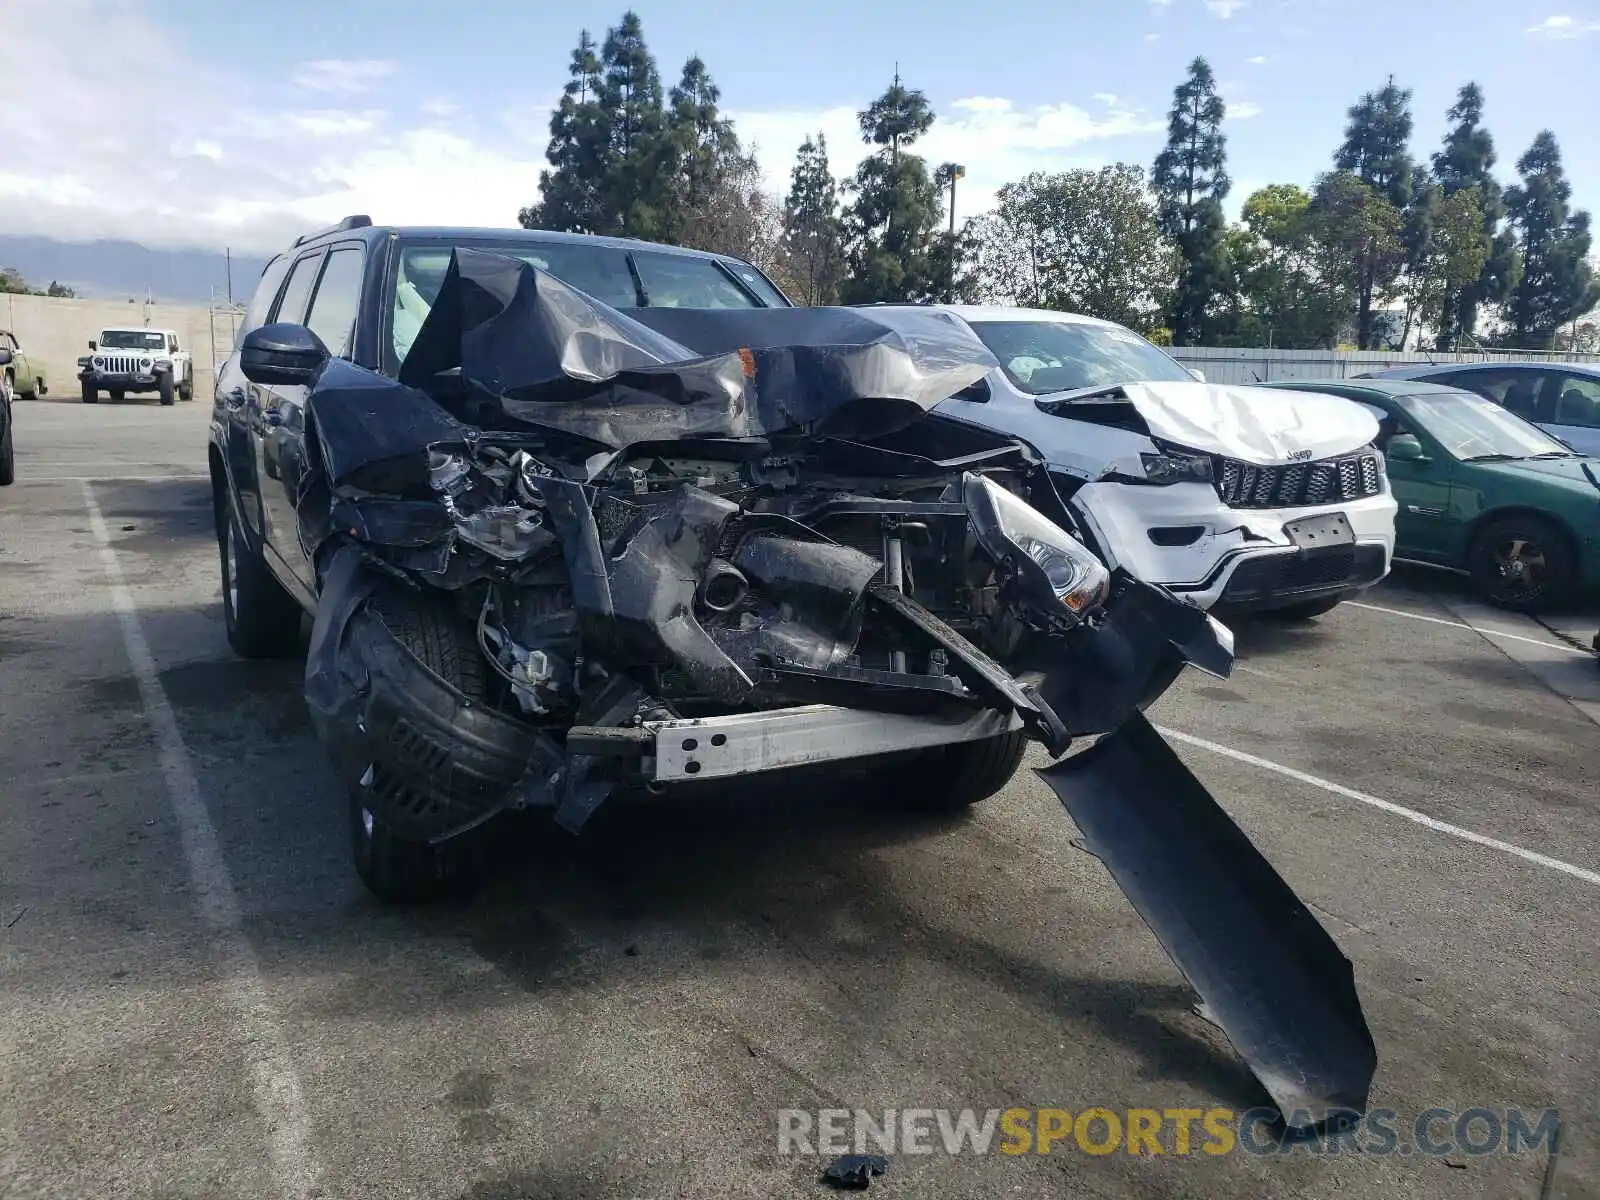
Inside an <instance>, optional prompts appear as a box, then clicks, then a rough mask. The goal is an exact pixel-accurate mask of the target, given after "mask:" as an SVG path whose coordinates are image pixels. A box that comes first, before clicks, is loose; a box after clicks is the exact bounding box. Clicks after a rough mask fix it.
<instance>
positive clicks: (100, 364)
mask: <svg viewBox="0 0 1600 1200" xmlns="http://www.w3.org/2000/svg"><path fill="white" fill-rule="evenodd" d="M105 365H106V360H105V359H103V358H101V357H100V356H99V355H98V354H96V355H95V356H94V369H95V370H96V371H100V370H104V369H105Z"/></svg>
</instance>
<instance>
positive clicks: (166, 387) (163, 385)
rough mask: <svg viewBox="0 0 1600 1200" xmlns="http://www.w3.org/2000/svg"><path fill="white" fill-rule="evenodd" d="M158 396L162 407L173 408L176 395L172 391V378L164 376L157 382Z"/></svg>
mask: <svg viewBox="0 0 1600 1200" xmlns="http://www.w3.org/2000/svg"><path fill="white" fill-rule="evenodd" d="M156 395H157V396H159V397H160V398H161V407H163V408H171V407H172V403H173V401H174V400H175V399H176V395H175V393H174V392H173V390H172V376H171V375H162V376H161V377H160V378H158V379H157V380H156Z"/></svg>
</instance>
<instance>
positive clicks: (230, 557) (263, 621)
mask: <svg viewBox="0 0 1600 1200" xmlns="http://www.w3.org/2000/svg"><path fill="white" fill-rule="evenodd" d="M217 549H218V552H219V554H220V556H221V559H222V616H223V621H224V622H225V624H226V625H227V629H228V644H229V645H230V646H232V647H233V650H234V653H235V654H238V655H239V656H240V657H241V658H293V657H294V656H295V655H296V654H297V653H299V650H300V606H299V605H298V604H296V603H295V602H294V597H292V596H290V595H289V593H288V592H286V591H284V590H283V587H282V585H281V584H279V583H278V581H277V580H276V579H274V578H273V577H272V573H271V572H270V571H269V570H267V564H266V563H264V562H262V561H261V558H260V556H259V555H257V554H254V553H252V552H251V550H250V544H249V543H248V542H246V541H245V540H244V536H243V534H241V533H240V532H239V522H238V518H237V517H235V516H234V515H233V511H232V508H231V506H230V505H229V504H228V503H227V501H226V500H225V499H223V498H221V497H219V498H218V500H217Z"/></svg>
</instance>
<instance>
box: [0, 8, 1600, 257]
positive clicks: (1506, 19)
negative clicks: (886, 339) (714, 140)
mask: <svg viewBox="0 0 1600 1200" xmlns="http://www.w3.org/2000/svg"><path fill="white" fill-rule="evenodd" d="M1430 8H1432V10H1433V12H1434V13H1436V14H1439V15H1432V16H1430V15H1429V12H1430ZM634 9H635V11H637V12H638V13H639V15H640V18H641V20H642V22H643V26H644V33H645V38H646V41H647V42H648V44H649V46H650V48H651V50H652V51H653V52H654V54H655V56H656V58H657V61H658V62H659V64H660V67H661V73H662V76H663V82H664V84H665V85H668V86H670V84H671V83H672V82H674V81H675V80H676V78H677V75H678V72H679V71H680V69H681V67H682V64H683V61H684V59H685V58H687V57H688V56H689V55H691V54H699V55H700V56H701V57H702V58H703V59H704V60H705V62H706V64H707V65H708V67H709V68H710V71H711V73H712V75H713V77H714V78H715V80H716V82H717V84H718V85H719V87H720V88H721V91H722V103H723V107H724V110H725V111H726V112H728V113H729V115H731V116H732V117H734V119H735V121H736V125H737V128H738V131H739V133H740V135H741V136H742V137H743V138H744V139H745V140H746V142H747V143H748V142H752V141H753V142H754V143H755V145H756V148H757V151H758V157H759V161H760V162H761V164H762V167H763V170H764V172H765V174H766V178H767V184H768V187H769V188H770V190H772V191H774V192H781V191H783V190H784V189H785V188H786V187H787V184H788V177H789V171H790V168H791V167H792V164H793V161H794V152H795V149H796V147H797V146H798V145H799V144H800V142H801V141H802V140H803V139H804V137H805V136H806V135H807V133H809V132H822V133H824V134H825V135H826V137H827V141H828V147H829V150H830V152H831V158H832V165H833V168H834V170H835V172H836V173H837V174H839V175H841V176H843V175H846V174H848V172H849V171H850V170H851V169H852V168H853V167H854V165H855V163H856V162H857V161H858V160H859V158H860V156H861V155H862V154H863V153H865V150H866V148H865V147H864V146H863V145H862V144H861V140H860V135H859V130H858V127H857V125H856V116H855V114H856V112H857V111H858V110H859V109H861V108H864V107H865V106H866V105H867V104H868V103H870V102H871V100H872V99H873V98H874V97H875V96H876V95H878V94H879V93H880V92H882V90H883V89H884V88H885V87H886V86H887V85H888V84H889V82H890V81H891V79H892V77H893V75H894V72H895V69H896V66H897V65H898V68H899V70H900V73H901V75H902V77H903V79H904V81H905V82H906V83H907V84H908V85H909V86H912V87H916V88H920V89H922V90H923V91H924V92H925V93H926V95H927V97H928V99H929V101H930V103H931V104H932V106H933V109H934V112H935V113H936V115H937V120H936V122H935V124H934V127H933V129H932V131H931V132H930V133H929V134H928V136H927V137H926V138H925V139H923V140H922V142H920V143H919V144H918V147H917V149H918V151H919V152H920V153H922V154H924V155H925V156H926V157H927V158H928V159H929V160H930V161H931V162H933V163H938V162H942V161H956V162H960V163H962V164H963V165H965V166H966V168H967V174H966V178H965V179H964V180H963V181H962V183H961V184H960V185H959V188H958V192H957V197H956V202H957V215H958V218H960V217H965V216H971V215H975V214H976V213H978V212H980V211H982V210H984V209H985V208H987V207H989V206H990V205H992V204H993V202H994V195H995V192H996V191H997V189H998V188H1000V187H1001V186H1002V185H1003V184H1005V183H1006V182H1008V181H1009V180H1013V179H1017V178H1020V177H1021V176H1022V175H1024V174H1026V173H1028V172H1029V171H1034V170H1063V169H1067V168H1072V167H1096V166H1100V165H1103V164H1106V163H1110V162H1117V161H1127V162H1135V163H1138V164H1140V165H1142V166H1145V167H1146V168H1148V166H1149V164H1150V162H1151V160H1152V159H1153V158H1154V156H1155V155H1156V153H1157V152H1158V151H1159V149H1160V147H1161V143H1162V141H1163V137H1164V130H1165V125H1166V111H1167V108H1168V107H1169V105H1170V103H1171V98H1172V89H1173V87H1174V86H1175V85H1176V84H1177V83H1179V82H1180V81H1181V79H1182V78H1183V75H1184V72H1185V69H1186V68H1187V65H1188V63H1189V62H1190V61H1191V60H1192V59H1193V58H1194V57H1195V56H1196V55H1203V56H1205V58H1206V59H1207V60H1208V61H1209V62H1210V63H1211V65H1212V68H1213V70H1214V72H1215V74H1216V77H1217V79H1218V81H1219V84H1220V89H1221V91H1222V94H1223V96H1224V99H1225V100H1226V102H1227V106H1228V117H1227V121H1226V123H1225V132H1226V133H1227V135H1228V153H1229V167H1230V173H1231V175H1232V177H1233V179H1234V186H1233V191H1232V194H1231V195H1230V197H1229V199H1228V207H1229V209H1230V212H1231V213H1236V212H1237V209H1238V206H1239V205H1240V204H1241V203H1242V201H1243V200H1244V198H1245V197H1246V196H1247V195H1248V194H1249V193H1250V192H1251V191H1252V190H1254V189H1255V188H1257V187H1260V186H1262V185H1265V184H1268V183H1284V182H1292V183H1300V184H1302V185H1305V184H1309V182H1310V181H1311V180H1312V178H1313V177H1314V176H1315V175H1316V174H1317V173H1318V172H1320V171H1322V170H1325V169H1327V168H1328V166H1329V165H1330V160H1331V156H1332V154H1333V152H1334V150H1335V148H1336V147H1337V145H1338V143H1339V141H1340V138H1341V135H1342V131H1343V128H1344V123H1345V120H1346V109H1347V108H1348V107H1349V106H1350V105H1351V104H1352V103H1354V102H1355V101H1356V100H1357V99H1358V98H1359V96H1360V95H1361V93H1362V92H1364V91H1368V90H1371V89H1375V88H1378V87H1381V86H1382V85H1383V83H1384V81H1385V79H1386V78H1387V77H1388V76H1389V75H1390V74H1391V73H1392V74H1393V75H1394V76H1395V79H1396V81H1397V82H1398V83H1399V84H1400V85H1401V86H1402V87H1407V88H1411V89H1412V90H1413V92H1414V97H1413V112H1414V114H1415V116H1416V133H1415V136H1414V139H1413V151H1414V152H1415V153H1417V154H1419V155H1422V156H1426V155H1428V154H1431V153H1432V152H1433V150H1434V149H1436V148H1437V146H1438V144H1439V141H1440V138H1441V137H1442V136H1443V133H1444V130H1445V119H1444V113H1445V110H1446V109H1447V108H1448V107H1449V106H1450V104H1451V102H1452V101H1453V99H1454V96H1455V92H1456V90H1457V89H1458V88H1459V87H1460V85H1461V84H1463V83H1465V82H1467V81H1469V80H1476V81H1477V82H1478V83H1479V84H1480V85H1481V86H1482V87H1483V89H1484V92H1485V96H1486V110H1487V116H1486V123H1487V125H1488V127H1489V128H1490V130H1491V131H1492V132H1493V134H1494V136H1495V140H1496V146H1497V149H1498V151H1499V155H1500V163H1499V165H1498V171H1499V173H1500V176H1501V178H1502V180H1506V179H1508V178H1510V177H1511V175H1512V171H1513V167H1514V164H1515V161H1516V159H1517V158H1518V157H1519V156H1520V155H1521V154H1522V152H1523V151H1524V150H1525V149H1526V148H1527V146H1528V145H1529V143H1530V142H1531V141H1532V140H1533V137H1534V135H1535V133H1537V132H1538V131H1539V130H1540V129H1542V128H1549V129H1551V130H1552V131H1553V132H1554V133H1555V134H1556V137H1557V139H1558V140H1559V142H1560V145H1561V148H1562V151H1563V155H1564V158H1565V163H1566V167H1567V171H1568V174H1569V176H1570V178H1571V180H1572V182H1573V186H1574V203H1575V204H1577V205H1581V206H1584V207H1588V208H1590V209H1591V210H1593V209H1597V208H1600V123H1597V122H1596V121H1595V119H1594V113H1595V105H1594V99H1593V88H1594V83H1593V80H1594V78H1595V76H1596V74H1597V69H1600V0H1524V3H1521V4H1507V3H1504V2H1503V0H1502V2H1494V3H1489V2H1485V0H1458V2H1457V3H1456V4H1453V5H1450V6H1448V8H1447V9H1444V8H1440V7H1437V6H1430V5H1426V4H1424V3H1423V2H1422V0H1338V2H1334V0H1077V2H1075V3H1074V2H1070V0H1065V2H1064V0H1053V2H1051V3H1045V2H1044V0H1035V2H1033V3H1020V2H1015V0H982V2H981V3H973V0H959V2H958V0H877V2H876V3H863V2H862V0H804V2H803V3H800V2H787V3H781V4H780V3H774V2H772V0H747V2H746V3H744V4H742V5H739V6H732V5H723V4H716V3H712V2H711V0H639V2H638V3H636V4H635V5H634ZM622 11H623V0H614V2H613V3H609V4H596V3H590V2H588V0H567V2H565V3H562V4H559V5H555V4H541V3H528V2H527V0H517V2H516V3H512V2H510V0H455V2H454V3H449V4H445V3H440V2H439V0H273V3H270V4H252V5H243V4H236V3H233V2H232V0H223V2H222V3H218V2H217V0H4V4H3V6H0V55H3V57H4V59H5V66H4V69H0V113H4V114H5V130H6V133H5V136H4V138H3V139H0V231H4V232H6V233H13V234H44V235H47V236H51V237H57V238H64V239H68V240H89V239H93V238H98V237H126V238H132V239H133V240H136V241H142V242H144V243H146V244H147V245H157V246H189V247H203V248H208V249H221V248H222V247H223V246H231V247H232V248H233V249H234V250H236V251H239V252H242V253H253V254H261V253H269V252H272V251H275V250H277V249H280V248H282V246H283V245H284V244H286V243H287V242H288V241H290V240H292V239H293V237H294V236H296V235H297V234H299V233H301V232H304V231H305V230H307V229H310V228H316V227H319V226H321V225H326V224H331V223H332V222H334V221H337V220H338V219H339V218H341V217H343V216H345V215H346V214H349V213H356V212H362V213H368V214H370V215H371V216H372V217H373V219H374V220H375V221H377V222H379V223H382V224H425V223H431V224H448V225H502V226H503V225H515V223H516V214H517V210H518V209H519V208H521V207H522V206H524V205H526V204H528V203H530V202H532V201H533V200H534V199H536V198H537V195H538V175H539V170H540V168H541V166H543V165H544V150H545V145H546V143H547V141H548V137H549V119H550V111H551V106H552V105H553V103H554V102H555V100H556V99H557V98H558V97H559V95H560V91H561V87H562V84H563V83H564V82H565V79H566V69H567V62H568V58H569V55H570V52H571V49H572V47H573V45H574V44H575V43H576V41H577V37H578V32H579V30H580V29H581V28H583V27H585V26H587V27H588V28H589V29H590V30H591V31H592V32H593V33H594V35H595V36H596V38H597V39H599V38H603V37H604V34H605V31H606V29H607V28H608V27H609V26H612V25H615V24H616V23H617V22H618V20H619V19H620V17H621V15H622Z"/></svg>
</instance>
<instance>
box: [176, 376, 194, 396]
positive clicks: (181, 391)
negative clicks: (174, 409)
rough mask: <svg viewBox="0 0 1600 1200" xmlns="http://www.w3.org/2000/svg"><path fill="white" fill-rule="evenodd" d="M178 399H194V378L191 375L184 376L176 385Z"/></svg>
mask: <svg viewBox="0 0 1600 1200" xmlns="http://www.w3.org/2000/svg"><path fill="white" fill-rule="evenodd" d="M178 399H179V400H183V401H189V400H193V399H194V378H193V377H192V376H190V377H188V378H185V379H184V381H183V382H182V383H180V384H179V385H178Z"/></svg>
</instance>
